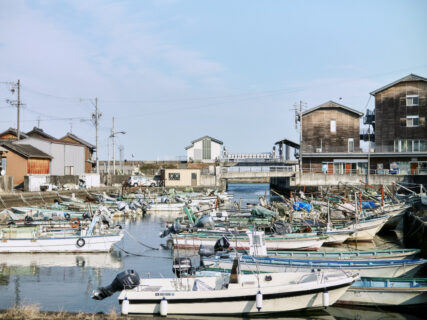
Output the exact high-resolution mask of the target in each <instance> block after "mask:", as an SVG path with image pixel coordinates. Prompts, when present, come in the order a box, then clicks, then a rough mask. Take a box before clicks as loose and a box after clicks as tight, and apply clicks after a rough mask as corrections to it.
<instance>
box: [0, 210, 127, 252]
mask: <svg viewBox="0 0 427 320" xmlns="http://www.w3.org/2000/svg"><path fill="white" fill-rule="evenodd" d="M98 222H99V223H98ZM122 238H123V230H121V229H106V230H105V229H103V227H102V223H101V222H100V219H99V216H97V217H95V218H93V220H92V222H91V225H90V226H89V227H88V228H87V229H81V230H79V229H77V228H76V229H74V228H67V229H63V228H59V229H56V230H52V229H51V228H49V229H47V228H46V226H44V225H35V226H31V227H11V226H9V227H7V228H2V229H0V253H25V252H27V253H36V252H45V253H46V252H61V253H64V252H109V251H111V250H112V248H113V245H114V244H115V243H117V242H119V241H120V240H121V239H122Z"/></svg>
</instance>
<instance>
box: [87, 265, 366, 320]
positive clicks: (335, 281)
mask: <svg viewBox="0 0 427 320" xmlns="http://www.w3.org/2000/svg"><path fill="white" fill-rule="evenodd" d="M238 265H239V263H238V261H237V260H236V261H235V262H234V265H233V271H232V273H231V274H221V273H218V275H217V276H210V277H209V276H208V277H187V278H143V279H141V278H139V276H138V274H137V273H136V272H134V271H133V270H130V271H125V272H122V273H121V274H119V275H118V276H117V277H116V279H114V281H113V283H112V284H111V285H110V286H107V287H104V288H99V289H98V290H96V291H94V293H93V296H92V298H94V299H97V300H102V299H104V298H106V297H108V296H110V295H112V294H113V293H114V292H116V291H121V293H120V295H119V298H118V299H119V303H120V304H121V306H122V313H123V314H135V313H140V314H160V315H162V316H166V315H168V314H193V315H203V314H204V315H227V314H229V315H241V314H269V313H277V312H287V311H294V310H307V309H312V308H319V307H326V306H329V305H331V304H333V303H335V301H337V300H338V299H339V298H340V297H341V296H342V295H343V294H344V292H345V291H346V290H347V289H348V287H349V286H350V285H351V284H352V283H353V282H354V281H355V280H356V279H358V276H357V275H353V274H350V273H345V272H342V271H339V272H324V271H313V272H300V273H273V274H240V273H239V272H238V269H239V266H238Z"/></svg>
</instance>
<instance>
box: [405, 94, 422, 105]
mask: <svg viewBox="0 0 427 320" xmlns="http://www.w3.org/2000/svg"><path fill="white" fill-rule="evenodd" d="M418 105H419V98H418V95H417V94H408V95H406V106H407V107H414V106H418Z"/></svg>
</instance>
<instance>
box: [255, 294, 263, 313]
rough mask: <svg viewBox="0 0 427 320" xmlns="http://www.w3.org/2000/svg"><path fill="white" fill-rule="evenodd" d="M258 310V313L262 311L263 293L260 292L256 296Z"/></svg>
mask: <svg viewBox="0 0 427 320" xmlns="http://www.w3.org/2000/svg"><path fill="white" fill-rule="evenodd" d="M256 308H257V309H258V311H260V310H261V308H262V293H261V291H258V293H257V294H256Z"/></svg>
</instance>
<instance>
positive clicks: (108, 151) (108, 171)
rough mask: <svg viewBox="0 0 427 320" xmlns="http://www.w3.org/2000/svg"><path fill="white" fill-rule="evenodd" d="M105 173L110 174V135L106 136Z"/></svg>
mask: <svg viewBox="0 0 427 320" xmlns="http://www.w3.org/2000/svg"><path fill="white" fill-rule="evenodd" d="M107 158H108V162H107V174H108V175H110V137H108V138H107Z"/></svg>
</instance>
